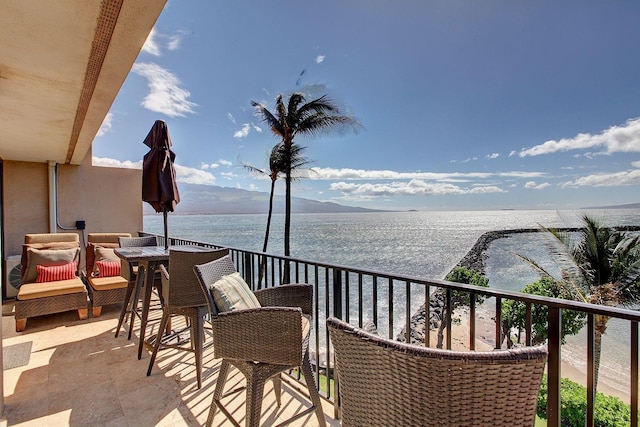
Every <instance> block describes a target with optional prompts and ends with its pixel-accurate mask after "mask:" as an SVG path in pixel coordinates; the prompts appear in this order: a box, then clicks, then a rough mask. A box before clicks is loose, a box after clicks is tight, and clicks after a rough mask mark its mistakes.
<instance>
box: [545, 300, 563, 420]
mask: <svg viewBox="0 0 640 427" xmlns="http://www.w3.org/2000/svg"><path fill="white" fill-rule="evenodd" d="M548 322H549V342H548V344H547V350H548V351H549V359H548V362H547V426H553V427H560V420H561V416H560V363H561V361H562V359H561V357H560V345H561V339H562V334H561V331H562V313H561V311H560V308H558V307H552V306H550V307H549V318H548Z"/></svg>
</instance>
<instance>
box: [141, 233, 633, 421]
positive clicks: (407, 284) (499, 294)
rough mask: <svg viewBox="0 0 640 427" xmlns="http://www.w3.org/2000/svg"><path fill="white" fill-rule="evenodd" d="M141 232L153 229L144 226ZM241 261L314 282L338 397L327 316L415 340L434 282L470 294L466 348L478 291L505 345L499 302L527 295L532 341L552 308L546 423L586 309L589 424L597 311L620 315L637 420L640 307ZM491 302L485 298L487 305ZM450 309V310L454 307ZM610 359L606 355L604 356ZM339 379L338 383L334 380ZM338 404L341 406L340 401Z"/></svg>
mask: <svg viewBox="0 0 640 427" xmlns="http://www.w3.org/2000/svg"><path fill="white" fill-rule="evenodd" d="M140 234H141V235H145V234H146V235H149V234H150V233H144V232H141V233H140ZM157 237H158V239H159V242H161V244H164V237H163V236H159V235H157ZM169 240H170V241H169V244H170V245H199V246H206V247H212V248H220V247H223V246H219V245H215V244H210V243H203V242H197V241H193V240H186V239H180V238H173V237H170V238H169ZM229 249H230V252H231V255H232V258H233V260H234V263H235V265H236V269H237V270H238V271H239V272H240V273H241V274H242V275H243V277H244V278H245V281H246V282H247V283H248V284H249V286H251V287H252V288H253V289H260V288H264V287H271V286H277V285H279V284H281V283H283V281H282V279H283V277H285V272H286V271H288V274H289V276H288V277H289V283H298V282H304V283H310V284H313V285H314V298H315V301H314V308H315V316H314V325H313V328H314V329H313V332H312V333H313V334H314V335H313V336H312V338H311V343H310V347H311V351H312V354H313V356H312V357H313V359H314V367H315V377H316V378H315V379H316V384H318V386H319V388H320V392H321V394H322V395H323V396H324V397H325V398H328V399H331V400H333V401H334V402H335V401H336V399H334V397H335V394H336V390H337V382H336V381H333V369H332V368H333V354H332V350H331V346H330V343H329V334H328V331H327V329H326V326H325V320H326V318H327V317H329V316H335V317H338V318H341V319H343V320H345V321H347V322H351V323H353V324H357V325H358V326H360V327H361V326H362V325H363V323H364V322H365V321H367V320H371V321H373V322H374V323H375V324H376V325H377V327H378V331H379V333H380V334H381V335H383V336H384V335H386V336H387V337H388V338H394V337H397V336H398V334H401V333H402V334H404V339H405V341H407V342H409V341H410V330H411V317H412V315H413V313H414V312H415V311H416V309H417V308H421V307H424V310H425V313H426V316H425V318H426V319H427V322H428V319H429V310H430V304H429V303H430V298H431V295H432V291H434V290H435V289H438V288H440V289H444V290H445V304H447V306H448V307H451V304H452V294H453V291H459V292H466V293H469V295H470V298H469V300H470V302H471V305H470V307H469V342H468V349H469V350H474V349H475V342H476V324H477V321H478V319H477V318H478V311H479V307H476V303H475V300H476V298H475V297H476V296H484V297H486V298H491V299H493V301H494V303H495V304H494V307H495V308H494V310H493V312H492V313H491V314H490V315H491V316H492V322H494V323H495V332H494V333H495V336H494V342H495V343H496V344H495V347H496V348H500V347H501V342H502V341H503V340H502V336H503V335H502V331H501V323H502V322H501V311H502V310H501V307H502V303H503V302H504V301H506V300H515V301H521V302H523V303H524V304H525V306H526V319H525V325H526V326H525V331H524V333H525V339H524V342H525V344H526V345H530V344H531V326H532V321H531V312H532V307H534V306H536V305H540V306H546V307H547V308H548V327H549V331H548V337H549V338H548V341H547V346H548V352H549V357H548V364H547V381H548V384H547V386H548V402H547V425H549V426H560V408H561V402H560V378H561V351H562V343H561V341H562V339H561V319H562V311H563V310H574V311H578V312H581V313H584V314H585V315H586V318H587V326H586V327H587V343H586V344H587V346H586V352H587V354H586V360H587V381H586V382H587V408H586V420H587V423H586V425H587V426H593V425H594V402H595V390H594V388H595V387H594V378H595V367H594V337H595V316H597V315H601V316H608V317H609V318H611V319H620V320H622V321H624V322H629V325H630V333H631V336H630V351H629V366H630V369H629V385H630V388H629V390H630V393H629V400H628V403H629V404H630V406H631V426H633V427H636V426H637V425H638V344H639V342H638V332H639V331H638V322H640V312H638V311H633V310H627V309H621V308H615V307H606V306H599V305H592V304H585V303H580V302H575V301H568V300H561V299H555V298H546V297H540V296H536V295H528V294H523V293H519V292H510V291H503V290H496V289H491V288H481V287H476V286H472V285H466V284H461V283H453V282H447V281H443V280H434V279H423V278H417V277H411V276H403V275H397V274H388V273H385V272H380V271H372V270H364V269H359V268H355V267H349V266H343V265H334V264H327V263H321V262H315V261H309V260H304V259H297V258H291V257H284V256H278V255H271V254H264V253H261V252H252V251H246V250H242V249H237V248H229ZM485 304H486V301H485V303H484V304H483V306H484V305H485ZM448 312H449V313H451V310H449V311H448ZM445 322H446V332H445V336H446V338H445V345H446V348H449V349H450V348H451V345H452V341H451V337H452V320H451V316H450V315H449V316H447V317H446V319H445ZM425 338H426V343H425V345H427V346H429V345H432V344H433V343H430V340H429V334H428V333H426V334H425ZM603 360H604V359H603ZM331 384H333V386H331ZM336 411H338V408H337V407H336Z"/></svg>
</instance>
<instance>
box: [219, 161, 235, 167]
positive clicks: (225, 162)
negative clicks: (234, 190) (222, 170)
mask: <svg viewBox="0 0 640 427" xmlns="http://www.w3.org/2000/svg"><path fill="white" fill-rule="evenodd" d="M218 163H220V164H221V165H223V166H232V165H233V163H231V162H230V161H229V160H223V159H220V160H218Z"/></svg>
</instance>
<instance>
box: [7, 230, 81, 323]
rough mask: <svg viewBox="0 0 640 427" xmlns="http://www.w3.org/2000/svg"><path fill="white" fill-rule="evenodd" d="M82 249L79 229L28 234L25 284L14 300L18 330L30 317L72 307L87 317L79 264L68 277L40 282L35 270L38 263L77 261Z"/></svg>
mask: <svg viewBox="0 0 640 427" xmlns="http://www.w3.org/2000/svg"><path fill="white" fill-rule="evenodd" d="M40 251H41V252H40ZM79 253H80V243H79V238H78V235H77V234H76V233H43V234H27V235H25V238H24V245H23V252H22V280H21V282H22V284H21V285H20V289H19V290H18V295H17V296H16V303H15V310H16V313H15V318H16V331H17V332H22V331H24V330H25V328H26V327H27V319H28V318H30V317H36V316H43V315H45V314H53V313H61V312H64V311H71V310H78V317H79V318H80V319H81V320H83V319H86V318H87V317H88V315H89V310H88V302H89V299H88V297H87V295H88V294H87V289H86V287H85V285H84V283H83V282H82V280H81V279H80V277H79V276H78V268H77V265H76V269H75V272H72V275H73V277H72V278H68V279H65V280H55V281H47V282H40V281H39V280H38V275H37V274H36V267H37V266H38V265H49V266H61V265H63V264H68V262H69V261H71V262H73V261H75V262H78V257H79ZM60 254H65V255H60Z"/></svg>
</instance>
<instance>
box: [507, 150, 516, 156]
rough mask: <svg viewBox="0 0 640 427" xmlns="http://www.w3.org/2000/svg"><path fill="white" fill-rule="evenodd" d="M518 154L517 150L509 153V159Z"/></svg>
mask: <svg viewBox="0 0 640 427" xmlns="http://www.w3.org/2000/svg"><path fill="white" fill-rule="evenodd" d="M516 154H518V153H516V150H511V152H510V153H509V157H513V156H515V155H516Z"/></svg>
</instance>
